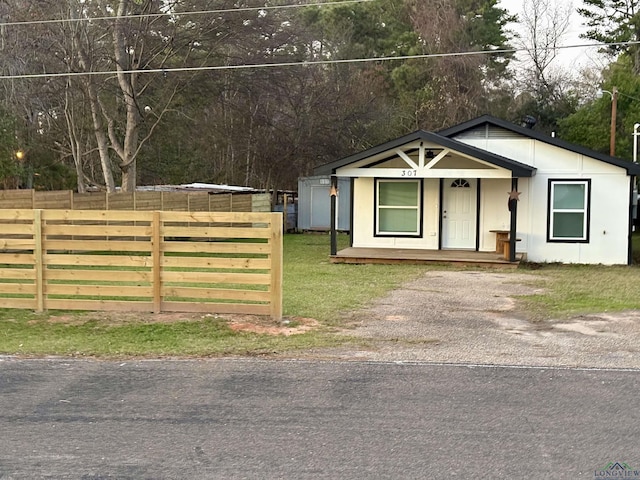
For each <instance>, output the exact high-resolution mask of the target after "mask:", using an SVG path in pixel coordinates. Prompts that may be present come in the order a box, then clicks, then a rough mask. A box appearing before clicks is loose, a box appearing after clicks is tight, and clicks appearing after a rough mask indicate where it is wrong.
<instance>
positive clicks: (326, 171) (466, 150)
mask: <svg viewBox="0 0 640 480" xmlns="http://www.w3.org/2000/svg"><path fill="white" fill-rule="evenodd" d="M417 140H423V141H427V142H433V143H435V144H438V145H440V146H442V147H446V148H449V149H451V150H454V151H457V152H460V153H463V154H465V155H469V156H471V157H474V158H477V159H478V160H483V161H485V162H488V163H490V164H492V165H496V166H498V167H502V168H505V169H507V170H510V171H511V172H512V174H513V176H514V177H531V176H532V175H533V174H534V172H535V171H536V169H535V168H534V167H532V166H530V165H526V164H524V163H520V162H516V161H515V160H512V159H510V158H507V157H503V156H502V155H497V154H495V153H491V152H488V151H486V150H482V149H480V148H476V147H473V146H471V145H468V144H466V143H463V142H459V141H458V140H455V139H453V138H448V137H447V136H443V135H440V134H438V133H432V132H426V131H424V130H418V131H416V132H413V133H410V134H408V135H405V136H404V137H400V138H396V139H395V140H390V141H388V142H386V143H383V144H380V145H378V146H376V147H372V148H369V149H368V150H364V151H363V152H359V153H356V154H354V155H350V156H348V157H344V158H341V159H339V160H336V161H334V162H330V163H326V164H324V165H321V166H319V167H316V168H315V169H314V170H313V172H314V174H315V175H332V174H335V172H336V170H337V169H338V168H341V167H344V166H347V165H350V164H352V163H355V162H358V161H360V160H364V159H366V158H369V157H373V156H374V155H378V154H380V153H384V152H386V151H393V150H395V149H397V148H398V147H401V146H403V145H407V144H410V143H412V142H415V141H417Z"/></svg>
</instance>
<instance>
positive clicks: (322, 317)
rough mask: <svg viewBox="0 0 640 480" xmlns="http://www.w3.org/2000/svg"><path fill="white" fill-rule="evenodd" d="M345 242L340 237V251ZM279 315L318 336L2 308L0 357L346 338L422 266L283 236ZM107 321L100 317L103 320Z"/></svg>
mask: <svg viewBox="0 0 640 480" xmlns="http://www.w3.org/2000/svg"><path fill="white" fill-rule="evenodd" d="M347 241H348V239H347V237H346V236H341V237H340V242H341V245H345V244H346V242H347ZM284 242H285V244H284V314H285V316H286V317H291V320H292V321H291V322H290V323H289V326H295V325H297V324H298V323H299V322H298V321H297V320H296V317H307V318H314V319H316V320H318V321H320V322H321V325H322V327H321V328H320V329H317V330H315V331H312V332H309V333H304V334H299V335H292V336H288V337H285V336H273V335H264V334H256V333H248V332H237V331H234V330H232V329H231V328H229V326H228V325H227V322H226V321H225V320H224V319H223V318H217V317H209V316H203V318H202V319H201V320H198V321H186V320H185V321H177V322H173V323H164V324H160V323H153V324H149V323H122V322H120V323H118V322H115V323H112V324H109V323H108V322H105V321H100V320H96V318H97V317H98V316H97V315H94V314H92V313H91V312H64V316H65V317H69V318H70V321H67V322H64V323H58V322H52V321H51V317H50V315H57V314H59V313H60V312H50V314H36V313H33V312H29V311H22V310H0V353H5V354H21V355H70V356H100V357H126V356H219V355H261V354H266V353H274V352H283V351H291V350H296V349H305V348H312V347H326V346H334V345H340V344H344V343H348V342H350V341H351V340H350V339H348V338H346V337H343V336H336V335H334V334H332V333H331V330H332V327H335V326H337V325H340V323H341V319H342V318H343V315H344V313H345V312H346V311H348V310H353V309H355V308H357V307H360V306H362V305H365V304H366V303H367V302H368V301H370V300H371V299H372V298H374V297H376V296H379V295H382V294H384V293H385V292H387V291H388V290H390V289H392V288H394V287H397V286H398V285H400V284H401V283H402V282H404V281H407V280H410V279H412V278H415V277H416V276H417V275H419V274H420V273H421V272H423V271H425V269H426V268H425V267H418V266H400V265H398V266H382V265H332V264H330V263H329V236H328V235H326V234H318V235H286V236H285V239H284ZM102 316H104V315H102Z"/></svg>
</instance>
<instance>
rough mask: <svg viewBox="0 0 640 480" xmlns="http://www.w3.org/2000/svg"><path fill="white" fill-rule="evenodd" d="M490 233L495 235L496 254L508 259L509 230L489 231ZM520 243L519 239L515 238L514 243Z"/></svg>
mask: <svg viewBox="0 0 640 480" xmlns="http://www.w3.org/2000/svg"><path fill="white" fill-rule="evenodd" d="M489 231H490V232H491V233H495V234H496V253H500V254H502V255H503V256H504V258H506V259H507V260H508V259H509V233H510V232H509V230H489ZM520 241H522V239H521V238H516V242H520Z"/></svg>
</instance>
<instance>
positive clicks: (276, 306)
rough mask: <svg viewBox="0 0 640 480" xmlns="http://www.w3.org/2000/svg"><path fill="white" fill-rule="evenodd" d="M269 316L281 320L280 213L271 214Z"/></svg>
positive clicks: (281, 258) (281, 257)
mask: <svg viewBox="0 0 640 480" xmlns="http://www.w3.org/2000/svg"><path fill="white" fill-rule="evenodd" d="M270 243H271V318H272V319H274V320H277V321H280V320H282V260H283V255H282V248H283V247H282V214H281V213H272V214H271V239H270Z"/></svg>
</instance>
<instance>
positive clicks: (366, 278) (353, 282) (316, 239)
mask: <svg viewBox="0 0 640 480" xmlns="http://www.w3.org/2000/svg"><path fill="white" fill-rule="evenodd" d="M338 240H339V243H338V248H343V247H345V246H346V245H347V242H348V237H347V236H346V235H341V236H339V237H338ZM433 268H435V267H426V266H418V265H345V264H331V263H329V238H328V236H327V235H322V234H315V235H313V234H312V235H287V236H285V240H284V306H283V308H284V314H285V315H293V316H301V317H311V318H315V319H317V320H319V321H321V322H323V323H325V324H328V325H334V324H339V323H340V318H341V314H342V313H344V312H345V311H349V310H354V309H356V308H358V307H361V306H363V305H365V304H366V303H367V302H369V301H370V300H371V299H372V298H375V297H379V296H381V295H384V293H386V292H388V291H389V290H391V289H393V288H395V287H397V286H399V285H400V284H401V283H403V282H406V281H408V280H411V279H413V278H417V276H418V275H420V274H421V273H422V272H425V271H427V270H428V269H433Z"/></svg>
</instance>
